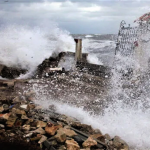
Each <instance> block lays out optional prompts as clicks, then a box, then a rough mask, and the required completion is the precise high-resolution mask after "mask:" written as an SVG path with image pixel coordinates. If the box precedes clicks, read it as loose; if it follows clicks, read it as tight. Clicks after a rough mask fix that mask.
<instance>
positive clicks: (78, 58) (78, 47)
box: [74, 39, 82, 62]
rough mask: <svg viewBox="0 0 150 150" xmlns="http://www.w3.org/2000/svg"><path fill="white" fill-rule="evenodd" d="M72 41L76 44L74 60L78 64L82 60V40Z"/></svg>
mask: <svg viewBox="0 0 150 150" xmlns="http://www.w3.org/2000/svg"><path fill="white" fill-rule="evenodd" d="M74 40H75V42H76V53H75V60H76V61H77V62H79V61H81V59H82V39H74Z"/></svg>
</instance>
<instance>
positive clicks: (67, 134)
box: [57, 128, 77, 137]
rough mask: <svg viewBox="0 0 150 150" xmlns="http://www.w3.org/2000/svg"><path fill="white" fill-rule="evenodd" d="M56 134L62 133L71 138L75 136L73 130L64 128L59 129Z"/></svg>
mask: <svg viewBox="0 0 150 150" xmlns="http://www.w3.org/2000/svg"><path fill="white" fill-rule="evenodd" d="M57 133H64V134H66V136H68V137H73V136H76V135H77V134H76V133H75V132H74V131H73V130H70V129H65V128H60V129H59V130H58V131H57Z"/></svg>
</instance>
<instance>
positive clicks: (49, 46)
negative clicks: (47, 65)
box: [0, 25, 75, 77]
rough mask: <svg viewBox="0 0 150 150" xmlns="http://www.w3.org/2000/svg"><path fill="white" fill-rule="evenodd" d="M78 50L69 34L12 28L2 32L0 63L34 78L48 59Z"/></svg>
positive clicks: (0, 35) (5, 28)
mask: <svg viewBox="0 0 150 150" xmlns="http://www.w3.org/2000/svg"><path fill="white" fill-rule="evenodd" d="M72 49H75V48H74V41H73V39H72V37H71V36H69V33H68V32H66V31H62V30H61V29H59V28H58V27H57V26H55V25H54V26H52V25H51V28H50V29H49V30H48V29H44V28H40V27H33V28H31V27H27V26H18V25H10V26H7V27H1V28H0V63H1V64H4V65H6V66H8V67H17V68H22V69H27V70H28V71H29V72H28V75H26V77H28V76H30V75H31V74H32V73H33V72H34V71H35V70H36V67H37V66H38V65H39V64H41V63H42V61H43V60H44V59H45V58H49V57H50V56H52V55H54V54H55V56H57V54H58V53H59V52H61V51H69V50H72Z"/></svg>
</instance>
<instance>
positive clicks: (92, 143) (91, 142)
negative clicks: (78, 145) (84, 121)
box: [82, 137, 97, 148]
mask: <svg viewBox="0 0 150 150" xmlns="http://www.w3.org/2000/svg"><path fill="white" fill-rule="evenodd" d="M96 145H97V142H96V141H95V140H93V139H92V138H91V137H89V138H88V139H87V140H86V141H85V142H84V143H83V144H82V146H83V147H85V148H86V147H88V148H90V147H91V146H96Z"/></svg>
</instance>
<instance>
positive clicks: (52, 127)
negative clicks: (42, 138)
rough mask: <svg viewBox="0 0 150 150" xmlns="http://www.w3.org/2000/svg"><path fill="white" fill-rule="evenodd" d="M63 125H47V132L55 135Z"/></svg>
mask: <svg viewBox="0 0 150 150" xmlns="http://www.w3.org/2000/svg"><path fill="white" fill-rule="evenodd" d="M61 127H62V126H61V125H57V126H55V125H53V124H52V125H51V126H49V125H47V126H46V127H45V132H46V133H47V134H49V135H54V134H55V133H56V131H57V130H58V129H59V128H61Z"/></svg>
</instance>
